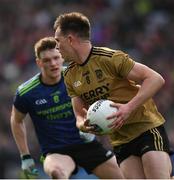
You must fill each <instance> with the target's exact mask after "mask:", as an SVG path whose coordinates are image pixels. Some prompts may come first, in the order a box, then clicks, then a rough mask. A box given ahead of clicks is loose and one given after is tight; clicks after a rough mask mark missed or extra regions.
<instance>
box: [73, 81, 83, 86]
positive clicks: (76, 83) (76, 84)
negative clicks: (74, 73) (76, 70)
mask: <svg viewBox="0 0 174 180" xmlns="http://www.w3.org/2000/svg"><path fill="white" fill-rule="evenodd" d="M73 85H74V87H79V86H81V85H82V83H81V82H80V81H76V82H74V83H73Z"/></svg>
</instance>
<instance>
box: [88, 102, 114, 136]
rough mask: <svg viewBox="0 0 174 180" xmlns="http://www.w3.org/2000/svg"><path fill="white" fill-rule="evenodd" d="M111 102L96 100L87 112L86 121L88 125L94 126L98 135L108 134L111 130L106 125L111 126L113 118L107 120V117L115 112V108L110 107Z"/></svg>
mask: <svg viewBox="0 0 174 180" xmlns="http://www.w3.org/2000/svg"><path fill="white" fill-rule="evenodd" d="M112 103H113V102H112V101H110V100H104V99H102V100H98V101H96V102H95V103H93V104H92V105H91V106H90V107H89V109H88V112H87V119H88V120H89V124H90V125H94V126H95V127H96V128H98V129H97V130H99V132H100V134H108V133H110V132H111V128H109V127H108V125H110V124H112V122H113V121H114V120H115V118H114V119H113V120H112V119H110V120H107V117H108V116H110V115H112V113H114V112H117V108H115V107H111V106H110V104H112Z"/></svg>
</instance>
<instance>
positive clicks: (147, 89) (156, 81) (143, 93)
mask: <svg viewBox="0 0 174 180" xmlns="http://www.w3.org/2000/svg"><path fill="white" fill-rule="evenodd" d="M164 82H165V81H164V79H163V78H162V77H161V76H160V75H159V74H154V76H152V77H149V78H146V79H145V80H144V81H143V83H142V85H141V87H140V89H139V91H138V93H137V95H136V96H135V97H134V98H133V99H132V100H131V101H129V103H128V105H129V107H130V108H131V109H132V111H133V110H135V109H136V108H137V107H139V106H140V105H142V104H143V103H144V102H145V101H147V100H148V99H149V98H151V97H153V96H154V95H155V93H157V91H158V90H159V89H160V88H161V87H162V86H163V85H164Z"/></svg>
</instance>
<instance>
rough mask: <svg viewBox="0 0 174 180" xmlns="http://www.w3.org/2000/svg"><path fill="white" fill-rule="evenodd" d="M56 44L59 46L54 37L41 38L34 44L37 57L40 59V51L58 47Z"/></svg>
mask: <svg viewBox="0 0 174 180" xmlns="http://www.w3.org/2000/svg"><path fill="white" fill-rule="evenodd" d="M56 46H57V41H56V40H55V38H54V37H45V38H42V39H40V40H39V41H37V42H36V44H35V45H34V51H35V56H36V58H37V59H40V53H41V52H42V51H45V50H47V49H54V48H56Z"/></svg>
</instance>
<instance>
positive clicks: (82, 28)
mask: <svg viewBox="0 0 174 180" xmlns="http://www.w3.org/2000/svg"><path fill="white" fill-rule="evenodd" d="M58 27H59V28H60V31H61V33H62V34H63V35H67V34H68V33H74V34H76V35H77V36H78V37H80V38H82V39H86V40H89V39H90V36H91V27H90V22H89V19H88V18H87V17H86V16H85V15H83V14H82V13H79V12H71V13H65V14H61V15H60V16H58V17H57V19H56V21H55V23H54V29H55V30H56V29H57V28H58Z"/></svg>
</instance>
